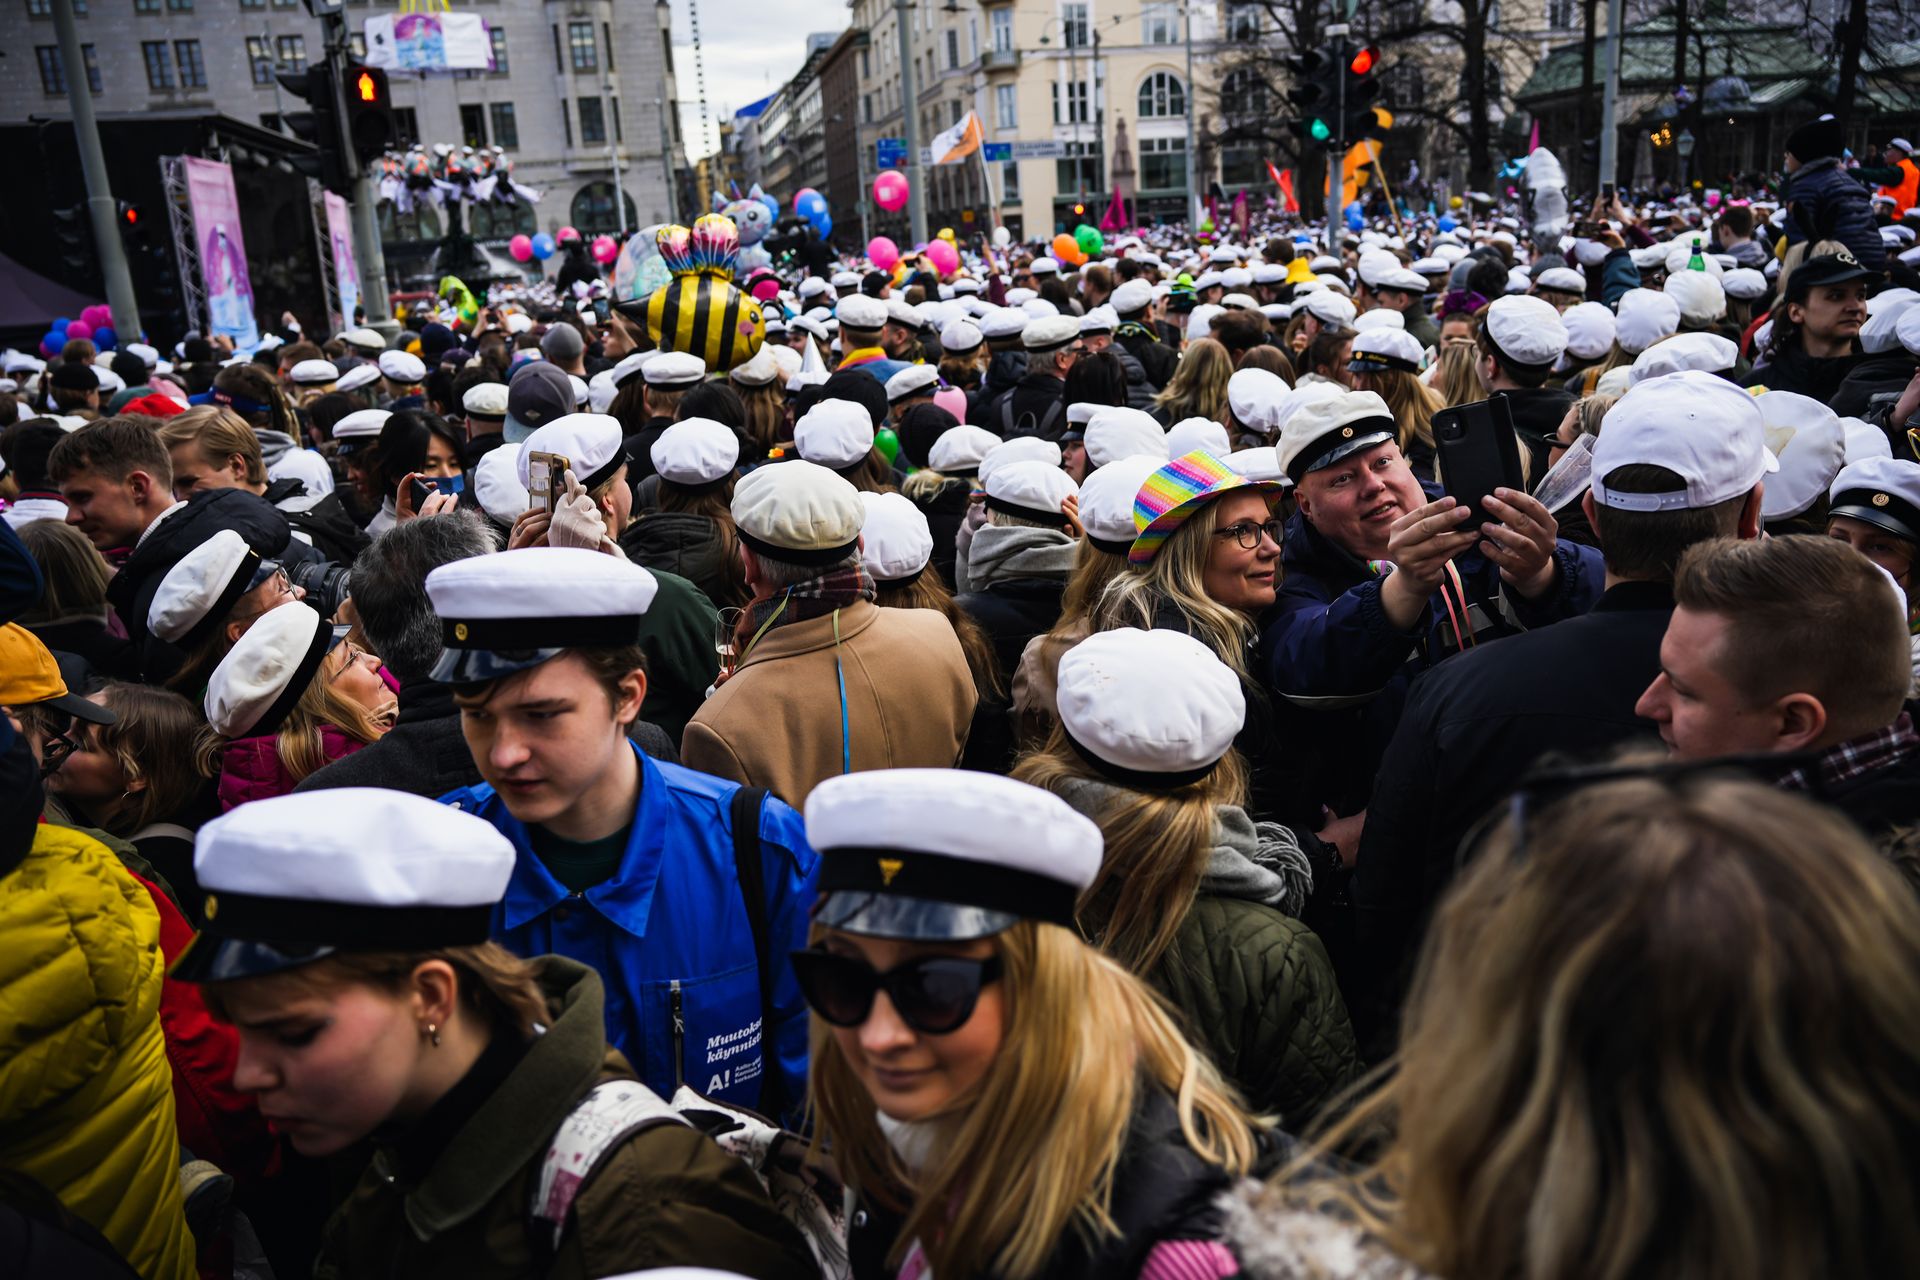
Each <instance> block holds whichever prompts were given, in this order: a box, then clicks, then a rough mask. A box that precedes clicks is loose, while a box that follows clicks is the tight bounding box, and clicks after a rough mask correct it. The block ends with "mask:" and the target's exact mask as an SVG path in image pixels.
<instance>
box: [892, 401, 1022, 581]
mask: <svg viewBox="0 0 1920 1280" xmlns="http://www.w3.org/2000/svg"><path fill="white" fill-rule="evenodd" d="M899 436H900V455H899V456H900V457H901V458H903V459H905V460H906V463H907V465H908V467H909V468H910V473H909V474H908V476H907V478H906V479H905V480H904V481H902V482H901V484H900V492H901V493H903V494H905V495H906V497H907V498H908V500H909V501H911V502H912V503H913V505H914V506H916V507H918V508H920V512H921V514H922V515H924V516H926V518H927V525H928V527H929V528H930V529H931V530H932V531H933V567H934V570H935V572H937V573H938V574H939V575H940V580H941V581H942V582H944V583H945V584H946V585H947V589H948V590H952V589H953V586H954V560H955V558H956V557H957V556H958V538H959V535H960V526H961V525H962V524H963V523H964V522H965V521H966V519H967V513H968V509H969V507H970V506H971V505H972V503H973V494H974V491H975V490H976V489H978V488H979V484H978V482H977V479H976V477H975V471H976V469H977V468H978V467H979V465H980V459H981V458H982V457H983V456H984V455H985V454H986V451H987V450H988V449H991V448H992V447H993V446H994V445H996V444H999V443H1000V437H999V436H996V435H994V434H993V433H992V432H991V431H988V430H987V429H986V428H984V427H971V426H964V425H962V424H961V423H960V422H959V421H958V420H957V419H955V418H954V416H953V415H952V414H951V413H948V412H947V411H946V410H945V409H942V408H941V407H940V406H939V405H937V404H917V405H915V406H913V408H911V409H909V410H907V412H906V413H905V414H904V415H903V416H902V417H901V419H900V431H899Z"/></svg>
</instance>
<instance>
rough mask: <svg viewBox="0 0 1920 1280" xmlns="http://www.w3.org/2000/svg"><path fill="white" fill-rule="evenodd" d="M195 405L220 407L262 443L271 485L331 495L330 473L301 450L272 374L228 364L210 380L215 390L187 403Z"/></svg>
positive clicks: (291, 415)
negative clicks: (290, 483)
mask: <svg viewBox="0 0 1920 1280" xmlns="http://www.w3.org/2000/svg"><path fill="white" fill-rule="evenodd" d="M191 403H192V404H194V405H218V406H220V407H221V408H223V409H228V410H231V411H232V412H233V413H235V414H237V415H238V416H239V417H240V418H241V419H242V420H244V421H245V422H246V424H247V426H248V427H249V428H250V429H251V430H252V431H253V434H254V437H255V439H257V440H258V441H259V443H260V456H261V459H262V461H263V462H264V463H265V466H266V474H267V478H268V479H269V480H298V481H299V482H300V483H301V484H302V485H304V486H305V488H306V491H307V492H308V493H311V494H313V495H314V496H315V497H316V498H320V497H325V496H326V495H327V494H329V493H332V492H333V469H332V467H330V466H329V465H328V464H327V460H326V459H325V458H323V457H321V456H320V455H319V454H318V453H316V452H314V451H313V450H311V449H307V448H305V447H304V446H303V444H302V443H301V441H302V440H303V438H304V437H303V435H302V433H301V430H300V422H299V418H298V416H297V414H296V413H295V412H294V408H293V406H292V405H291V404H289V403H288V402H287V397H286V393H285V392H284V391H283V390H282V389H281V387H280V384H279V383H278V382H277V381H275V380H274V378H273V375H272V374H270V373H268V372H267V371H266V370H264V369H262V368H260V366H258V365H253V364H236V365H229V366H227V367H226V368H224V369H222V370H220V372H219V373H217V374H215V375H214V378H213V386H212V387H211V388H210V389H208V390H207V391H206V392H205V393H204V394H202V395H198V396H194V397H192V398H191Z"/></svg>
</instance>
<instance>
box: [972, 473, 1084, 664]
mask: <svg viewBox="0 0 1920 1280" xmlns="http://www.w3.org/2000/svg"><path fill="white" fill-rule="evenodd" d="M1029 444H1030V445H1031V446H1032V447H1030V448H1023V446H1027V445H1029ZM1020 458H1030V459H1035V460H1031V461H1017V460H1014V459H1020ZM980 466H981V469H982V471H983V472H984V473H985V474H984V475H983V477H982V480H983V487H984V488H985V490H986V503H985V509H986V523H985V524H984V525H983V526H982V527H981V528H980V529H979V530H978V531H976V532H975V533H974V535H973V539H972V541H971V542H970V543H968V545H967V549H966V553H965V555H964V557H962V558H961V559H959V560H957V561H956V564H955V577H956V578H957V579H958V580H959V586H960V595H959V602H960V607H961V608H962V609H964V610H966V611H967V613H968V614H969V615H970V616H971V617H972V618H973V620H974V621H975V622H977V623H979V624H980V626H981V628H982V629H984V630H985V631H986V633H987V635H988V636H989V637H990V638H991V639H992V640H993V649H994V654H995V656H996V657H997V658H998V659H999V662H1000V669H1001V670H1002V671H1012V670H1013V669H1014V668H1015V667H1016V666H1018V665H1019V663H1020V654H1021V652H1022V651H1023V650H1025V649H1026V647H1027V642H1028V641H1030V640H1032V639H1033V638H1034V637H1035V636H1037V635H1040V634H1042V633H1043V632H1046V631H1050V630H1052V629H1053V625H1054V623H1055V622H1057V621H1059V618H1060V600H1061V596H1062V594H1063V593H1064V592H1065V591H1066V587H1067V579H1068V578H1069V577H1071V576H1072V575H1073V564H1074V556H1075V551H1076V548H1077V544H1078V539H1077V538H1076V537H1075V535H1074V533H1073V530H1072V526H1071V524H1070V522H1069V519H1068V515H1067V513H1066V511H1065V506H1066V504H1067V502H1068V500H1069V499H1072V498H1075V497H1076V496H1077V495H1078V494H1079V486H1078V485H1076V484H1074V482H1073V481H1072V480H1071V479H1069V478H1068V476H1067V473H1066V472H1064V471H1062V470H1061V469H1060V463H1059V452H1058V446H1055V445H1050V444H1047V443H1046V442H1045V441H1040V440H1034V441H1031V442H1027V441H1008V442H1007V443H1006V444H1003V445H1000V446H998V448H997V450H996V451H995V452H990V453H989V454H988V456H987V457H985V458H983V459H982V460H981V463H980Z"/></svg>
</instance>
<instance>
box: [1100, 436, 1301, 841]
mask: <svg viewBox="0 0 1920 1280" xmlns="http://www.w3.org/2000/svg"><path fill="white" fill-rule="evenodd" d="M1279 496H1280V486H1279V484H1277V483H1275V482H1273V481H1269V480H1250V479H1248V478H1247V477H1245V476H1243V475H1241V474H1239V473H1238V472H1236V471H1234V470H1233V469H1232V468H1231V467H1229V466H1228V465H1227V464H1226V463H1225V462H1224V461H1222V460H1221V459H1219V458H1216V457H1213V456H1211V455H1209V454H1204V453H1190V454H1188V455H1187V456H1185V457H1184V458H1175V459H1174V460H1173V461H1171V462H1169V463H1167V464H1166V465H1165V466H1163V467H1161V468H1160V469H1159V470H1158V471H1155V472H1154V473H1153V474H1152V475H1151V476H1149V477H1148V478H1147V480H1146V482H1145V483H1144V484H1143V485H1142V486H1141V488H1140V491H1139V494H1138V495H1137V497H1136V498H1135V501H1134V514H1133V519H1134V526H1135V528H1136V530H1137V533H1136V535H1135V537H1134V541H1133V545H1132V547H1131V548H1130V549H1129V551H1128V553H1127V559H1128V564H1129V569H1128V572H1126V573H1124V574H1122V575H1120V577H1118V578H1117V579H1115V580H1114V581H1113V582H1112V583H1110V584H1109V585H1108V586H1107V589H1106V591H1105V592H1104V593H1102V595H1101V598H1100V600H1099V602H1098V603H1097V604H1096V605H1095V607H1094V613H1093V618H1094V625H1093V630H1095V631H1109V630H1112V629H1113V628H1115V627H1142V628H1161V629H1164V630H1169V631H1180V632H1184V633H1186V634H1187V635H1190V636H1192V637H1193V638H1194V639H1196V640H1199V641H1200V642H1201V643H1203V644H1205V645H1206V646H1207V647H1208V648H1209V649H1211V650H1213V652H1214V655H1215V656H1216V657H1218V658H1219V659H1220V661H1222V662H1223V663H1225V664H1226V665H1227V667H1228V668H1229V669H1230V670H1232V671H1233V673H1234V674H1235V675H1236V676H1238V677H1239V678H1240V681H1241V684H1242V685H1243V686H1244V688H1245V690H1246V702H1247V717H1246V725H1245V727H1244V728H1243V729H1241V731H1240V734H1239V735H1238V737H1237V738H1236V739H1235V745H1236V746H1238V748H1239V750H1240V754H1241V756H1242V758H1244V759H1246V760H1247V761H1248V762H1250V763H1251V764H1252V766H1253V770H1254V775H1253V780H1252V788H1251V792H1250V795H1249V801H1248V803H1249V808H1250V811H1251V812H1252V813H1253V815H1254V816H1255V817H1256V818H1263V819H1273V820H1275V821H1281V822H1290V823H1294V824H1296V825H1297V824H1298V823H1300V822H1302V821H1303V820H1306V819H1309V818H1313V817H1317V816H1318V814H1317V811H1316V810H1314V809H1312V808H1311V807H1310V806H1308V805H1306V804H1305V803H1304V802H1301V801H1299V800H1298V799H1297V798H1296V797H1292V796H1291V795H1289V793H1288V788H1287V779H1288V778H1289V776H1290V775H1291V774H1292V773H1293V771H1292V770H1290V769H1289V768H1288V766H1287V759H1286V756H1287V749H1286V748H1285V747H1283V746H1282V745H1281V743H1280V741H1279V738H1278V734H1277V731H1276V729H1275V725H1274V715H1273V710H1272V706H1271V704H1270V703H1269V701H1268V698H1267V695H1266V693H1265V692H1264V691H1263V690H1262V689H1261V688H1260V686H1259V685H1258V684H1257V683H1256V682H1255V681H1254V680H1253V679H1252V676H1251V674H1250V673H1251V665H1250V657H1249V654H1250V650H1251V647H1252V646H1253V645H1254V644H1255V643H1256V642H1257V641H1258V640H1259V629H1258V628H1257V627H1256V626H1255V621H1256V619H1258V618H1259V616H1260V614H1261V613H1262V612H1263V611H1265V610H1266V609H1267V608H1268V606H1270V605H1272V604H1273V602H1274V597H1275V593H1276V589H1277V588H1278V586H1279V582H1280V549H1281V547H1280V544H1281V539H1282V535H1283V529H1284V525H1283V522H1282V521H1281V519H1280V518H1279V516H1278V515H1276V514H1275V512H1274V505H1275V503H1276V502H1277V501H1278V500H1279ZM1309 849H1310V850H1311V849H1312V846H1311V845H1309Z"/></svg>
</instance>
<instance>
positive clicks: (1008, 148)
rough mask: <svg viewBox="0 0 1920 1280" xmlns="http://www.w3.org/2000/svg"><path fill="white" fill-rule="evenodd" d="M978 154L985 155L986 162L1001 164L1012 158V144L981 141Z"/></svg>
mask: <svg viewBox="0 0 1920 1280" xmlns="http://www.w3.org/2000/svg"><path fill="white" fill-rule="evenodd" d="M980 154H981V155H982V156H984V157H986V161H987V163H988V164H1002V163H1005V162H1006V161H1008V160H1011V159H1013V144H1012V143H1011V142H987V143H982V144H981V147H980Z"/></svg>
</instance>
